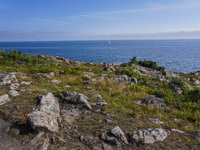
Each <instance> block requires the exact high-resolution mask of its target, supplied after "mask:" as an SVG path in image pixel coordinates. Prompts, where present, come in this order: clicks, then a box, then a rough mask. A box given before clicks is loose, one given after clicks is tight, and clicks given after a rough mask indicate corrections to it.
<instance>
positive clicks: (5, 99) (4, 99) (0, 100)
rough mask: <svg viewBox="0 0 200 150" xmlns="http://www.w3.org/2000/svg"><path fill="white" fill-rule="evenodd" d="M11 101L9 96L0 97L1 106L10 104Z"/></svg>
mask: <svg viewBox="0 0 200 150" xmlns="http://www.w3.org/2000/svg"><path fill="white" fill-rule="evenodd" d="M9 101H10V99H9V96H8V94H3V95H1V96H0V106H1V105H3V104H5V103H7V102H9Z"/></svg>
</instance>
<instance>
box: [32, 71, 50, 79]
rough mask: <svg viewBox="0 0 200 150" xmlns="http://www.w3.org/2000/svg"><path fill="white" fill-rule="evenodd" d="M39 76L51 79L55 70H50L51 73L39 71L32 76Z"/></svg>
mask: <svg viewBox="0 0 200 150" xmlns="http://www.w3.org/2000/svg"><path fill="white" fill-rule="evenodd" d="M37 76H41V77H45V78H48V79H51V78H52V77H54V72H50V73H37V74H34V75H33V76H32V77H37Z"/></svg>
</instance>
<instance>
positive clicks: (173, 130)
mask: <svg viewBox="0 0 200 150" xmlns="http://www.w3.org/2000/svg"><path fill="white" fill-rule="evenodd" d="M171 131H172V132H178V133H185V132H184V131H181V130H179V129H171Z"/></svg>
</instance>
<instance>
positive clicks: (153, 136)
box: [129, 128, 170, 144]
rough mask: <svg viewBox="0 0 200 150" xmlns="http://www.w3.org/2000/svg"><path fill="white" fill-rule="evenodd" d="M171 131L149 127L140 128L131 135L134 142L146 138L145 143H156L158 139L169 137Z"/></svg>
mask: <svg viewBox="0 0 200 150" xmlns="http://www.w3.org/2000/svg"><path fill="white" fill-rule="evenodd" d="M169 134H170V131H168V132H166V131H165V130H163V129H161V128H155V129H151V128H149V129H147V130H138V131H134V132H132V133H129V136H130V137H131V138H132V140H133V142H135V143H138V142H139V140H140V139H141V140H144V143H151V144H152V143H154V142H156V141H163V140H164V139H165V138H167V137H168V135H169Z"/></svg>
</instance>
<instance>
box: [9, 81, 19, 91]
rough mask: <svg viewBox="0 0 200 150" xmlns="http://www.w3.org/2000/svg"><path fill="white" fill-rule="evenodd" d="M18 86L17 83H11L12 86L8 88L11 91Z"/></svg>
mask: <svg viewBox="0 0 200 150" xmlns="http://www.w3.org/2000/svg"><path fill="white" fill-rule="evenodd" d="M19 86H20V84H19V83H12V84H11V85H10V86H9V88H10V89H11V90H15V89H17V88H18V87H19Z"/></svg>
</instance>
